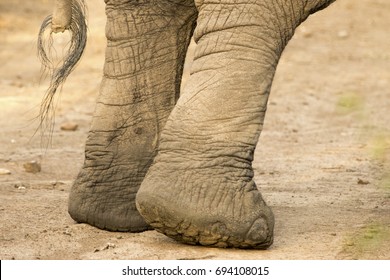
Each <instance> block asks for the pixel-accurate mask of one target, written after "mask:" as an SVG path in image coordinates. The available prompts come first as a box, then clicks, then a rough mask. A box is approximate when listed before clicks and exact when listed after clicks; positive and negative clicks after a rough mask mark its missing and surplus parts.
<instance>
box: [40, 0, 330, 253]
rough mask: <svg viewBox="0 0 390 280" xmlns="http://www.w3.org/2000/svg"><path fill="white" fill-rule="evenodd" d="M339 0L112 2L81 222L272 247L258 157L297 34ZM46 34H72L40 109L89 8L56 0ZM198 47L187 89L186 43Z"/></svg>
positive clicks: (79, 205) (78, 193)
mask: <svg viewBox="0 0 390 280" xmlns="http://www.w3.org/2000/svg"><path fill="white" fill-rule="evenodd" d="M334 1H335V0H105V3H106V15H107V23H106V37H107V46H106V52H105V64H104V69H103V78H102V81H101V85H100V92H99V96H98V98H97V102H96V108H95V111H94V115H93V118H92V123H91V127H90V130H89V133H88V137H87V141H86V144H85V159H84V164H83V166H82V168H81V170H80V172H79V174H78V176H77V178H76V179H75V181H74V183H73V185H72V187H71V190H70V195H69V202H68V203H69V204H68V212H69V214H70V216H71V217H72V218H73V219H74V220H75V221H77V222H80V223H88V224H90V225H93V226H95V227H98V228H100V229H105V230H109V231H129V232H141V231H145V230H150V229H155V230H157V231H158V232H161V233H163V234H165V235H167V236H169V237H171V238H173V239H174V240H177V241H180V242H183V243H186V244H192V245H204V246H212V247H235V248H255V249H266V248H268V247H269V246H270V245H272V243H273V230H274V216H273V213H272V210H271V209H270V207H269V206H267V204H266V202H265V201H264V199H263V198H262V195H261V193H260V191H259V190H258V188H257V186H256V184H255V182H254V179H253V178H254V172H253V169H252V161H253V156H254V150H255V148H256V145H257V143H258V140H259V137H260V133H261V130H262V127H263V122H264V117H265V113H266V109H267V101H268V96H269V93H270V88H271V84H272V81H273V77H274V74H275V71H276V67H277V64H278V61H279V58H280V56H281V54H282V52H283V50H284V48H285V47H286V45H287V43H288V41H289V40H290V39H291V38H292V36H293V34H294V31H295V29H296V28H297V27H298V26H299V25H300V24H301V23H302V22H303V21H305V20H306V19H307V18H308V17H309V16H310V15H311V14H313V13H315V12H317V11H319V10H322V9H324V8H326V7H328V6H329V5H330V4H331V3H332V2H334ZM55 7H56V9H55V12H54V13H53V15H52V16H49V17H48V18H47V19H46V20H45V21H44V23H43V24H42V27H41V31H40V35H39V49H40V54H41V57H42V61H43V63H44V64H45V65H49V62H50V59H49V57H48V55H47V53H48V51H47V50H45V44H44V42H43V39H42V34H43V33H44V31H45V30H46V29H47V28H50V27H51V32H63V31H65V30H70V31H71V32H72V43H71V47H70V52H69V56H68V57H67V58H65V59H64V64H63V65H62V66H61V67H60V68H58V69H53V78H52V81H51V84H50V87H49V89H48V92H47V95H46V98H45V99H44V101H43V105H42V109H41V117H42V123H43V122H44V119H45V118H46V117H48V114H49V112H50V106H51V102H52V99H53V96H54V94H55V92H56V89H57V88H58V86H59V85H60V84H61V83H62V82H64V80H65V78H66V77H67V75H69V73H70V72H71V70H72V69H73V67H74V66H75V64H76V62H77V61H78V60H79V58H80V57H81V54H82V51H83V49H84V47H85V42H86V32H87V29H86V23H85V16H84V14H85V3H84V2H83V1H82V0H56V3H55ZM191 38H194V40H195V42H196V49H195V56H194V60H193V63H192V65H191V69H190V77H189V79H188V82H187V84H186V85H185V87H184V89H183V90H182V91H181V92H180V83H181V76H182V73H183V64H184V60H185V56H186V51H187V47H188V45H189V43H190V40H191Z"/></svg>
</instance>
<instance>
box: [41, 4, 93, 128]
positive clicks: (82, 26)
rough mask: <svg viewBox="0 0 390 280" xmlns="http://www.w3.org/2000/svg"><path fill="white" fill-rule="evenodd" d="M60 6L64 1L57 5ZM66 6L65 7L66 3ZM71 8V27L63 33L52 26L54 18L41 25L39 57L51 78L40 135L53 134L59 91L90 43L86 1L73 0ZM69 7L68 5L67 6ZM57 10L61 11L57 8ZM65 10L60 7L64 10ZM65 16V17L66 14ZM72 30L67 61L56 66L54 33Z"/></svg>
mask: <svg viewBox="0 0 390 280" xmlns="http://www.w3.org/2000/svg"><path fill="white" fill-rule="evenodd" d="M57 2H61V1H57ZM63 3H66V1H65V2H64V1H63ZM68 3H71V7H66V8H65V9H67V8H68V10H69V11H66V12H67V13H66V12H65V14H67V16H69V17H71V18H69V24H68V25H67V26H64V28H62V29H58V26H55V24H54V22H53V20H54V19H53V15H49V16H48V17H46V18H45V20H44V21H43V22H42V25H41V28H40V30H39V34H38V46H37V48H38V57H39V59H40V61H41V63H42V69H43V72H44V73H47V74H48V75H49V76H50V77H51V78H50V85H49V88H48V89H47V91H46V94H45V96H44V98H43V100H42V103H41V108H40V112H39V117H38V118H39V128H38V129H41V132H44V131H46V130H47V129H49V130H50V131H52V130H53V125H54V108H53V102H54V97H55V93H56V92H57V89H58V88H59V87H60V86H61V85H62V84H63V83H64V82H65V80H66V78H67V77H68V76H69V74H70V73H71V72H72V71H73V70H74V68H75V66H76V64H77V62H78V61H79V60H80V58H81V56H82V54H83V52H84V49H85V46H86V43H87V23H86V5H85V2H84V0H71V1H70V2H68ZM68 5H69V4H68ZM57 8H58V7H57ZM63 8H64V7H60V9H63ZM63 14H64V13H63ZM65 30H69V32H70V35H71V39H70V43H69V46H68V50H67V52H66V54H65V57H64V58H62V59H61V61H60V62H59V63H56V64H55V63H54V62H53V58H52V53H53V52H52V49H53V33H57V32H59V31H60V32H64V31H65Z"/></svg>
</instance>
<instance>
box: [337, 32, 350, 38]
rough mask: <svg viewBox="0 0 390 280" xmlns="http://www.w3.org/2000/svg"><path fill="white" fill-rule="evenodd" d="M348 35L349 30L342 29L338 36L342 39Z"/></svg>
mask: <svg viewBox="0 0 390 280" xmlns="http://www.w3.org/2000/svg"><path fill="white" fill-rule="evenodd" d="M348 36H349V33H348V31H347V30H340V31H339V32H337V37H339V38H340V39H345V38H348Z"/></svg>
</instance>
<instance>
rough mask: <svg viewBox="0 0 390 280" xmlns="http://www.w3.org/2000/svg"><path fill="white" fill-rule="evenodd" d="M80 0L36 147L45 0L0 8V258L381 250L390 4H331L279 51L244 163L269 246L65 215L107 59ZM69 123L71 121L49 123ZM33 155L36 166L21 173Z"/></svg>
mask: <svg viewBox="0 0 390 280" xmlns="http://www.w3.org/2000/svg"><path fill="white" fill-rule="evenodd" d="M87 2H89V3H90V5H89V17H90V25H89V28H90V30H89V31H90V34H89V45H88V49H87V51H86V54H85V55H84V57H83V59H82V62H81V63H80V64H79V66H78V68H77V70H76V71H75V72H74V73H73V75H72V76H71V77H70V78H69V79H68V81H67V83H66V85H65V86H64V87H63V91H62V95H61V98H60V99H61V100H60V102H59V103H58V107H57V116H56V125H55V128H54V133H53V136H52V145H51V147H49V148H48V149H47V150H44V149H43V150H42V149H41V148H40V141H41V139H40V137H39V136H35V137H33V134H34V131H35V129H36V127H37V122H36V121H34V117H35V116H36V115H37V112H38V105H39V102H40V99H41V97H42V95H43V93H44V91H45V87H46V86H47V81H43V82H42V83H41V84H40V83H39V79H40V65H39V62H38V60H37V58H36V51H35V42H36V33H37V29H38V27H39V24H40V21H41V20H42V19H43V18H44V17H45V16H46V15H47V14H49V13H50V11H51V3H52V1H50V0H39V1H38V0H37V1H22V0H11V1H7V2H5V1H2V2H1V3H0V61H1V64H0V65H1V66H0V129H1V130H0V131H1V132H0V169H1V168H2V169H6V170H8V171H10V172H11V174H8V175H0V221H1V222H0V258H1V259H356V258H357V259H390V114H389V110H390V68H389V66H390V48H389V45H390V37H389V36H388V28H389V25H390V18H389V12H390V3H389V1H387V0H360V1H355V0H338V1H337V3H336V4H334V5H333V6H331V7H330V8H328V9H327V10H326V11H322V12H321V13H319V14H317V15H315V16H312V17H311V18H310V19H309V20H308V21H307V22H306V23H305V24H303V25H302V26H301V27H300V28H299V29H298V30H297V32H296V36H295V37H294V39H293V40H292V41H291V42H290V44H289V46H288V48H287V49H286V51H285V53H284V55H283V57H282V60H281V62H280V65H279V68H278V71H277V75H276V79H275V83H274V86H273V89H272V94H271V98H270V101H269V109H268V114H267V117H266V124H265V130H264V132H263V134H262V137H261V145H260V146H259V148H258V149H257V152H256V159H255V162H254V167H255V170H256V181H257V183H258V186H259V187H260V188H261V190H262V192H263V193H264V197H265V198H266V200H267V202H268V203H269V204H270V205H271V206H272V208H273V209H274V212H275V215H276V221H277V222H276V230H275V243H274V245H273V246H272V247H271V248H270V249H269V250H267V251H254V250H252V251H245V250H232V249H212V248H202V247H193V246H187V245H182V244H178V243H175V242H174V241H172V240H170V239H168V238H166V237H165V236H163V235H160V234H158V233H157V232H155V231H149V232H145V233H141V234H130V233H112V232H106V231H102V230H98V229H96V228H93V227H90V226H88V225H84V224H76V223H74V222H73V221H72V220H71V218H70V217H69V216H68V214H67V196H68V192H69V189H70V185H71V182H72V180H73V178H74V177H75V175H76V174H77V172H78V169H79V168H80V166H81V164H82V161H83V146H84V141H85V138H86V134H87V131H88V127H89V123H90V120H91V115H92V112H93V108H94V100H95V97H96V94H97V91H98V86H99V81H100V76H101V68H102V63H103V58H104V57H103V53H104V44H105V41H104V24H105V18H104V5H103V1H92V0H89V1H87ZM91 3H93V5H92V4H91ZM59 39H60V38H59ZM69 121H70V122H75V123H77V124H78V126H79V128H78V130H76V131H73V132H69V131H62V130H61V129H60V125H61V124H63V123H66V122H69ZM31 160H37V161H40V162H41V165H42V171H41V172H39V173H36V174H32V173H27V172H26V171H25V169H24V167H23V164H24V163H26V162H28V161H31ZM2 172H3V173H4V172H5V170H2Z"/></svg>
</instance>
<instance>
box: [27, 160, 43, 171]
mask: <svg viewBox="0 0 390 280" xmlns="http://www.w3.org/2000/svg"><path fill="white" fill-rule="evenodd" d="M23 167H24V170H26V172H29V173H38V172H41V164H40V163H39V162H37V161H35V160H32V161H29V162H26V163H24V164H23Z"/></svg>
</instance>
